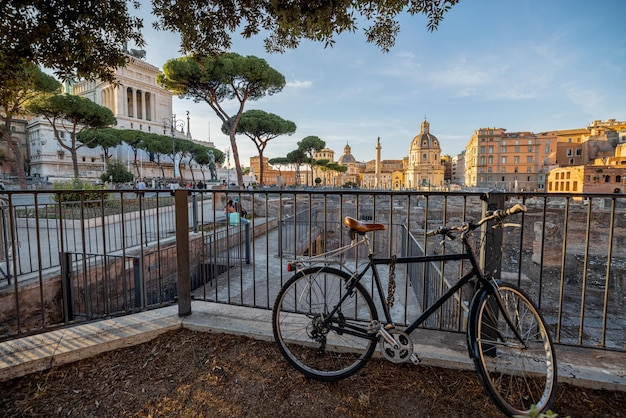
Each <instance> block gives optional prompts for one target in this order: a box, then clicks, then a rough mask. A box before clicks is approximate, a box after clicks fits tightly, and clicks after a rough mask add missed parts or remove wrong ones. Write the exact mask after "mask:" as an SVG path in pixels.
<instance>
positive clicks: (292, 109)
mask: <svg viewBox="0 0 626 418" xmlns="http://www.w3.org/2000/svg"><path fill="white" fill-rule="evenodd" d="M146 3H147V2H146ZM143 12H144V26H145V32H144V33H145V37H146V41H147V45H146V47H145V49H146V51H147V56H146V60H147V61H148V62H150V63H151V64H153V65H155V66H157V67H159V68H162V66H163V64H164V63H165V62H166V61H167V60H168V59H171V58H176V57H179V56H181V54H180V52H179V48H180V47H179V43H178V37H177V36H176V35H174V34H171V33H166V32H157V31H154V30H153V29H152V28H151V27H150V25H151V21H152V19H153V17H152V16H151V15H150V14H149V8H148V7H146V6H144V10H143ZM146 12H147V13H146ZM625 22H626V2H624V1H622V0H614V1H609V0H599V1H572V0H515V1H513V0H461V2H460V3H459V4H458V5H456V6H454V7H453V8H452V9H451V10H450V11H449V12H448V13H447V14H446V16H445V18H444V20H443V21H442V22H441V24H440V26H439V29H438V30H437V31H435V32H428V31H427V29H426V19H425V18H424V17H422V16H410V15H408V14H405V15H403V16H402V18H401V32H400V34H399V36H398V38H397V41H396V45H395V47H394V48H393V49H392V50H391V51H390V52H389V53H383V52H381V51H380V50H379V49H378V48H377V47H376V46H374V45H371V44H367V43H366V42H365V36H364V35H363V33H362V31H360V30H359V31H357V32H355V33H354V34H345V35H342V36H340V37H338V38H337V39H336V41H337V42H336V44H335V46H334V47H333V48H326V49H325V48H324V46H323V44H319V43H311V42H303V43H302V44H301V46H300V47H299V48H297V49H296V50H291V51H287V52H286V53H284V54H267V53H265V51H264V50H263V44H262V38H261V37H257V38H253V39H250V40H243V39H239V38H235V41H234V45H233V48H232V51H233V52H237V53H239V54H241V55H254V56H257V57H261V58H264V59H265V60H266V61H267V62H268V63H269V65H270V66H272V67H273V68H275V69H276V70H277V71H279V72H280V73H282V74H283V75H284V76H285V79H286V81H287V85H286V87H285V88H284V89H283V91H282V92H281V93H278V94H276V95H273V96H268V97H265V98H263V99H261V100H259V101H255V102H249V103H248V104H247V105H246V110H249V109H262V110H264V111H266V112H271V113H275V114H277V115H279V116H281V117H282V118H284V119H287V120H291V121H293V122H294V123H295V124H296V125H297V127H298V128H297V131H296V133H295V134H294V135H291V136H283V137H279V138H276V139H273V140H272V141H270V142H269V144H268V146H267V148H266V150H265V156H266V157H269V158H273V157H282V156H285V155H286V154H287V153H288V152H290V151H292V150H294V149H295V148H296V147H297V145H296V143H297V142H298V141H299V140H301V139H302V138H304V137H306V136H309V135H315V136H318V137H320V138H321V139H322V140H324V141H326V145H327V147H329V148H332V149H334V150H335V158H338V157H339V156H340V155H341V154H342V153H343V147H344V146H345V145H346V144H349V145H350V146H351V148H352V154H353V155H354V156H355V158H356V159H357V160H359V161H368V160H372V159H373V158H374V156H375V144H376V139H377V138H378V137H380V142H381V145H382V158H383V159H401V158H403V157H405V156H407V155H408V150H409V146H410V143H411V140H412V139H413V137H415V135H417V134H418V133H419V130H420V124H421V122H422V121H423V120H424V118H425V117H426V118H427V120H428V121H429V122H430V132H431V133H432V134H433V135H435V136H436V137H437V138H438V139H439V141H440V143H441V146H442V152H443V153H444V154H450V155H455V154H458V153H460V152H461V151H462V150H463V149H464V148H465V145H466V144H467V142H468V140H469V138H470V137H471V135H472V133H473V132H474V131H475V130H476V129H480V128H484V127H498V128H505V129H506V130H507V131H508V132H517V131H532V132H536V133H537V132H543V131H548V130H556V129H573V128H582V127H586V126H588V125H589V123H590V122H591V121H593V120H595V119H601V120H606V119H611V118H614V119H617V120H620V121H623V120H626V27H625V26H626V23H625ZM226 108H227V109H229V111H230V112H231V113H234V112H235V106H234V104H233V105H232V106H228V105H227V106H226ZM174 111H175V112H176V113H177V116H179V117H181V116H184V115H185V112H186V111H189V112H190V116H191V132H192V134H193V136H194V138H196V139H200V140H208V139H209V138H210V139H211V141H213V142H214V143H215V145H216V147H218V148H220V149H222V150H224V149H226V148H229V147H230V143H229V140H228V137H227V136H225V135H223V134H222V133H221V131H220V126H221V122H220V120H219V119H218V118H217V116H216V115H215V114H214V113H213V111H212V110H211V109H210V108H209V107H208V105H206V104H203V103H199V104H196V103H193V101H191V100H180V99H178V98H175V99H174ZM238 147H239V153H240V158H241V162H242V164H243V165H244V166H247V165H249V157H250V156H253V155H257V153H256V148H255V147H254V145H253V144H252V142H251V141H250V140H249V139H248V138H247V137H243V136H242V137H240V138H239V139H238Z"/></svg>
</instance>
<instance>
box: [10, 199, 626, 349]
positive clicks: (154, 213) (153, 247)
mask: <svg viewBox="0 0 626 418" xmlns="http://www.w3.org/2000/svg"><path fill="white" fill-rule="evenodd" d="M74 193H75V192H74ZM89 193H90V196H93V194H94V192H92V191H90V192H89ZM98 193H100V194H98ZM96 195H97V196H98V198H97V199H91V201H88V200H87V199H86V198H85V197H84V195H82V196H83V197H81V199H79V201H75V202H67V201H65V199H64V196H63V192H57V191H54V192H45V191H36V192H17V191H16V192H7V193H5V194H3V195H2V196H4V199H3V202H4V203H3V205H2V206H0V215H1V216H0V223H1V224H2V234H1V235H0V241H1V242H0V306H2V309H1V310H0V338H1V339H7V338H13V337H16V336H19V335H24V334H28V333H33V332H40V331H42V330H46V329H49V328H53V327H56V326H59V325H65V324H69V323H74V322H78V321H84V320H91V319H95V318H102V317H107V316H113V315H123V314H126V313H130V312H135V311H137V310H143V309H151V308H155V307H159V306H163V305H165V304H169V303H174V300H176V298H180V297H181V295H180V294H179V291H180V289H181V287H180V283H181V280H182V281H185V282H184V283H185V284H187V285H188V286H187V287H188V288H189V289H190V291H191V294H192V297H194V298H196V299H202V300H209V301H214V302H220V303H232V304H239V305H243V306H253V307H257V308H264V309H270V308H271V307H272V305H273V301H274V298H275V295H276V294H277V292H278V290H279V289H280V286H281V285H282V283H284V282H285V281H286V280H287V278H288V277H289V273H287V271H286V267H285V266H286V264H287V262H289V261H290V260H292V259H293V258H294V257H296V256H307V255H314V254H319V253H321V252H324V251H327V250H329V249H332V248H337V247H339V246H340V245H343V244H345V243H347V242H348V237H347V234H346V233H345V228H343V225H342V219H343V217H345V216H352V217H355V218H359V219H362V220H367V221H371V222H377V223H382V224H384V225H386V226H387V229H386V230H385V231H377V232H375V233H373V234H372V242H373V245H374V249H375V251H376V253H377V254H379V255H389V256H391V255H394V254H398V255H400V254H407V253H413V251H421V252H424V253H428V254H432V253H434V252H437V251H442V249H441V247H440V246H439V245H438V244H434V243H433V242H432V241H429V240H426V238H425V234H424V232H425V231H428V230H432V229H435V228H436V227H437V226H439V225H441V224H443V223H446V224H450V223H461V222H465V221H468V220H477V219H480V217H481V216H482V214H483V211H484V210H485V209H486V207H487V205H488V202H485V201H484V200H481V198H484V195H482V194H480V193H444V192H423V191H422V192H414V191H405V192H396V191H393V192H392V191H367V192H361V191H355V190H349V191H346V190H325V191H298V190H284V191H282V190H281V191H275V190H268V191H248V190H223V189H221V188H217V189H215V190H213V189H211V190H206V189H204V190H192V191H185V192H184V193H180V194H177V195H176V199H179V198H180V199H184V201H183V202H182V205H180V206H174V203H175V198H174V197H173V196H172V195H171V194H170V193H169V192H158V191H147V192H145V193H143V194H137V193H135V191H131V192H129V191H105V192H96ZM230 198H233V199H234V198H236V199H238V201H239V203H240V204H241V205H242V206H243V207H245V208H246V210H247V212H248V219H247V220H243V221H242V222H240V223H239V224H235V225H230V224H229V223H227V222H226V217H225V214H224V211H223V208H224V205H225V202H226V201H227V199H230ZM489 199H490V200H491V201H493V199H496V201H498V202H499V203H498V204H499V205H503V206H506V207H509V206H511V205H513V204H514V203H518V202H519V203H524V204H525V205H526V206H527V207H528V209H529V210H528V212H527V213H526V214H524V215H523V216H521V215H520V216H519V223H520V227H519V228H507V230H506V232H505V233H504V234H503V237H502V239H503V246H502V248H503V251H502V254H501V256H500V257H499V259H498V260H497V262H494V260H492V257H488V258H487V259H485V264H486V265H487V266H490V265H494V266H498V267H497V269H496V271H494V274H497V275H498V276H500V278H501V279H502V280H504V281H510V282H513V283H516V284H518V285H519V286H520V287H522V288H523V289H524V290H526V291H527V292H528V293H530V294H531V295H532V297H533V299H534V300H535V302H536V303H537V304H538V305H539V306H540V308H541V310H542V312H543V314H544V316H545V317H546V319H547V321H548V323H549V324H550V327H551V330H552V331H553V333H554V336H555V340H556V341H557V342H559V343H561V344H572V345H576V346H582V347H594V348H598V347H601V348H607V349H615V350H624V349H625V345H626V337H625V335H626V332H625V329H626V322H625V321H626V319H625V318H624V316H623V312H624V308H625V306H624V305H625V304H626V254H624V252H623V251H621V249H622V248H624V245H625V244H626V197H625V196H624V195H573V194H567V195H565V194H559V195H548V194H531V193H521V194H492V195H491V196H490V197H489ZM175 207H179V208H187V211H186V212H185V210H184V209H181V210H182V211H183V212H185V219H188V221H187V222H186V225H187V231H179V233H185V236H188V238H189V243H188V244H187V245H185V246H184V247H185V248H182V247H183V246H181V245H179V243H178V242H177V239H176V218H177V217H179V216H180V215H181V214H182V213H181V212H180V210H179V212H176V211H175ZM479 238H481V237H477V239H479ZM181 251H183V252H185V253H186V255H187V256H188V257H189V260H190V261H189V274H188V275H187V276H186V277H180V274H179V271H178V270H179V269H178V267H177V261H176V260H177V258H178V257H179V255H178V254H179V253H180V252H181ZM446 251H455V248H454V244H452V246H448V247H446ZM365 257H366V254H363V253H353V254H348V256H347V257H346V259H344V260H341V261H344V262H346V267H347V268H352V269H354V268H356V267H357V266H358V265H360V264H359V263H362V262H364V261H365ZM347 259H350V260H349V261H350V262H351V263H354V264H352V265H349V264H348V262H347ZM463 268H464V267H463V266H462V265H456V264H453V263H446V264H442V265H429V266H427V267H423V266H422V267H419V266H412V265H408V266H405V267H403V268H402V269H397V271H396V273H397V274H396V277H398V278H399V283H400V286H399V288H398V290H397V293H396V305H395V306H394V308H393V314H394V317H395V318H396V321H397V322H398V323H406V322H408V321H410V319H412V318H413V317H414V316H415V315H417V313H419V311H420V309H421V308H422V307H423V306H425V305H427V304H428V302H429V301H431V300H433V299H434V298H436V297H437V295H438V294H439V292H441V291H444V290H445V288H446V287H447V286H449V285H450V284H452V283H454V281H455V280H456V279H457V278H458V277H459V274H460V273H461V272H462V270H463ZM450 303H451V306H447V307H444V309H442V311H441V312H439V313H438V315H436V316H434V317H433V318H432V320H431V321H430V322H428V323H427V324H426V326H428V327H432V328H437V329H442V330H451V331H459V330H462V329H463V326H464V315H463V312H464V311H465V308H466V306H467V303H468V300H467V298H466V295H464V294H459V296H458V297H457V298H455V299H454V300H452V301H451V302H450Z"/></svg>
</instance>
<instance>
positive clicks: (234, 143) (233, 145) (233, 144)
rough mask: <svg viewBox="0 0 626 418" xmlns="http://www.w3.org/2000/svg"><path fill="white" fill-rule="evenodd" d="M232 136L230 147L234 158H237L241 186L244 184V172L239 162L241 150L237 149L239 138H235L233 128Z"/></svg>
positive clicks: (236, 163)
mask: <svg viewBox="0 0 626 418" xmlns="http://www.w3.org/2000/svg"><path fill="white" fill-rule="evenodd" d="M229 136H230V147H231V148H232V150H233V159H234V160H235V169H236V170H237V184H238V185H239V186H242V185H243V172H242V171H241V164H240V163H239V150H238V149H237V140H236V139H235V132H234V130H233V129H232V128H231V132H229Z"/></svg>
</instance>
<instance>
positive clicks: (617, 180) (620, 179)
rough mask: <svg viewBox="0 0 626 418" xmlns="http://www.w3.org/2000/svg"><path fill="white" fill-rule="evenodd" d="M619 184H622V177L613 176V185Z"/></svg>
mask: <svg viewBox="0 0 626 418" xmlns="http://www.w3.org/2000/svg"><path fill="white" fill-rule="evenodd" d="M621 182H622V176H620V175H619V174H618V175H617V176H615V183H621Z"/></svg>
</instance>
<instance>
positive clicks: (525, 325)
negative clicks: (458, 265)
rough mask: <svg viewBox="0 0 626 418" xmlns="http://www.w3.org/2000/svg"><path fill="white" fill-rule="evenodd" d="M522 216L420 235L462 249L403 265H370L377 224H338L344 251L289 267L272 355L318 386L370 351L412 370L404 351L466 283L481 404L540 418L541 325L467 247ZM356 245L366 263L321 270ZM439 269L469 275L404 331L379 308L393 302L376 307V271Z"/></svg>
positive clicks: (551, 373) (548, 382)
mask: <svg viewBox="0 0 626 418" xmlns="http://www.w3.org/2000/svg"><path fill="white" fill-rule="evenodd" d="M525 211H526V207H525V206H523V205H521V204H516V205H515V206H513V207H512V208H510V209H508V210H495V211H492V212H488V213H487V215H486V216H485V217H484V218H483V219H481V220H480V221H478V222H476V223H472V222H468V223H464V224H463V225H461V226H453V227H446V226H443V227H440V228H438V229H437V230H434V231H431V232H427V236H429V237H433V236H437V235H439V236H441V237H442V238H443V241H442V242H445V241H446V240H454V239H458V238H460V240H461V242H462V248H463V250H462V251H459V252H458V253H451V254H435V255H423V256H407V257H376V256H375V255H374V253H373V250H372V247H371V244H370V240H369V238H368V236H367V233H368V232H372V231H379V230H385V229H386V228H385V225H382V224H378V223H364V222H362V221H359V220H356V219H354V218H351V217H346V218H345V219H344V225H345V226H346V227H347V228H348V231H349V234H350V239H351V242H350V244H349V245H345V246H343V247H340V248H338V249H336V250H333V251H329V252H326V253H324V254H321V255H319V256H314V257H310V258H306V259H299V260H298V259H296V260H294V261H292V262H290V263H289V264H288V271H294V272H295V274H294V276H293V277H291V278H290V279H289V280H288V281H287V282H285V284H284V285H283V286H282V287H281V290H280V291H279V293H278V295H277V297H276V301H275V303H274V307H273V311H272V327H273V333H274V339H275V341H276V343H277V345H278V348H279V349H280V352H281V353H282V355H283V356H284V357H285V358H286V360H287V361H288V362H289V363H290V364H291V366H293V367H294V368H295V369H297V370H298V371H300V372H302V373H303V374H304V375H305V376H307V377H310V378H314V379H317V380H322V381H336V380H339V379H343V378H347V377H349V376H352V375H353V374H355V373H357V372H358V371H359V370H361V369H362V368H363V367H364V366H365V364H366V363H367V361H368V360H369V359H370V358H371V357H372V355H373V353H374V351H375V349H376V346H377V345H380V349H381V351H382V354H383V357H385V358H386V359H388V360H390V361H392V362H407V361H412V362H413V363H415V364H417V363H419V358H418V357H417V354H416V353H414V352H413V346H414V344H413V341H412V339H411V337H410V334H411V333H412V332H413V331H414V330H415V329H417V328H418V327H419V326H420V325H421V324H422V323H424V321H426V320H427V319H428V317H429V316H431V315H432V314H433V313H434V312H435V311H436V310H437V309H439V308H440V307H441V306H442V305H443V304H444V303H445V302H446V301H447V300H448V299H449V298H451V297H452V296H453V295H454V294H455V293H456V292H457V291H459V290H460V289H461V288H462V286H464V285H465V284H468V283H473V284H474V289H475V290H474V293H473V297H472V299H471V303H470V304H469V310H468V322H467V334H466V338H467V347H468V352H469V356H470V358H471V359H472V360H473V362H474V366H475V369H476V371H477V373H478V375H479V376H480V380H481V383H482V385H483V386H484V388H485V389H486V392H487V394H488V396H489V397H490V398H491V399H492V400H493V401H494V402H495V403H496V405H497V406H498V407H499V408H500V409H501V410H502V411H503V412H505V413H506V414H508V415H510V416H514V415H529V414H530V413H531V408H532V407H533V405H534V408H535V411H537V412H545V411H547V410H548V408H550V406H551V405H552V403H553V401H554V397H555V393H556V385H557V366H556V353H555V350H554V346H553V342H552V338H551V337H550V334H549V333H548V330H547V327H546V324H545V321H544V319H543V317H542V316H541V314H540V313H539V311H538V309H537V308H536V307H535V306H534V304H533V303H532V301H531V300H530V299H529V297H528V296H527V295H526V294H525V293H524V292H523V291H522V290H520V289H519V288H517V287H515V286H513V285H510V284H502V283H498V282H496V280H494V279H493V278H490V277H487V276H486V275H485V273H484V272H483V270H482V269H481V268H480V266H479V262H478V258H477V255H476V252H475V251H474V249H473V246H472V245H471V240H470V237H471V235H472V232H473V231H474V230H476V229H477V228H480V227H482V226H483V225H485V228H486V227H487V226H488V225H486V224H487V223H488V222H491V224H490V225H491V227H492V228H503V227H505V226H509V225H510V224H505V223H504V222H503V221H504V220H505V219H506V218H507V217H509V216H510V215H513V214H516V213H520V212H525ZM362 245H365V246H366V248H367V254H368V257H367V262H366V264H365V267H361V268H360V269H357V271H355V272H354V273H352V274H350V273H348V272H346V271H345V270H340V269H339V268H336V267H333V266H331V265H330V264H331V263H329V262H328V261H327V260H328V259H329V258H330V257H335V256H337V255H341V254H344V253H345V252H347V251H349V250H351V249H354V248H355V247H359V246H362ZM448 260H464V261H465V262H469V263H470V265H471V266H470V268H469V271H467V272H466V273H465V274H464V275H462V277H461V278H460V279H459V280H458V282H457V283H456V284H454V285H453V286H452V287H451V288H450V289H449V290H448V291H447V292H445V293H444V294H443V295H442V296H441V297H440V298H439V299H437V300H436V301H435V302H433V303H432V305H431V306H429V307H427V308H426V309H425V310H424V311H423V312H422V313H421V314H420V315H419V317H418V318H417V319H415V320H414V321H413V322H412V323H410V324H409V325H408V326H407V327H406V328H405V329H401V327H398V326H396V325H394V323H393V321H392V318H391V314H390V309H389V306H388V305H389V297H391V298H393V295H390V294H388V295H387V296H388V299H387V300H385V295H384V291H383V285H382V281H381V276H380V274H379V271H378V268H377V266H379V265H388V266H389V269H390V272H392V271H394V269H395V265H396V264H400V263H429V262H441V261H448ZM316 264H321V265H316ZM369 271H371V275H370V276H371V277H372V281H373V283H374V285H375V287H373V289H376V293H377V295H378V298H380V302H381V303H380V306H382V311H383V317H384V319H383V320H382V321H381V320H379V315H378V310H377V307H376V304H375V303H374V299H373V297H372V295H371V294H370V293H369V292H368V290H367V289H366V288H365V286H364V285H363V283H361V281H362V279H363V277H364V276H365V275H366V273H368V272H369ZM390 276H391V273H390ZM391 280H393V278H392V277H390V278H389V281H390V282H391ZM388 293H389V290H388Z"/></svg>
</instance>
